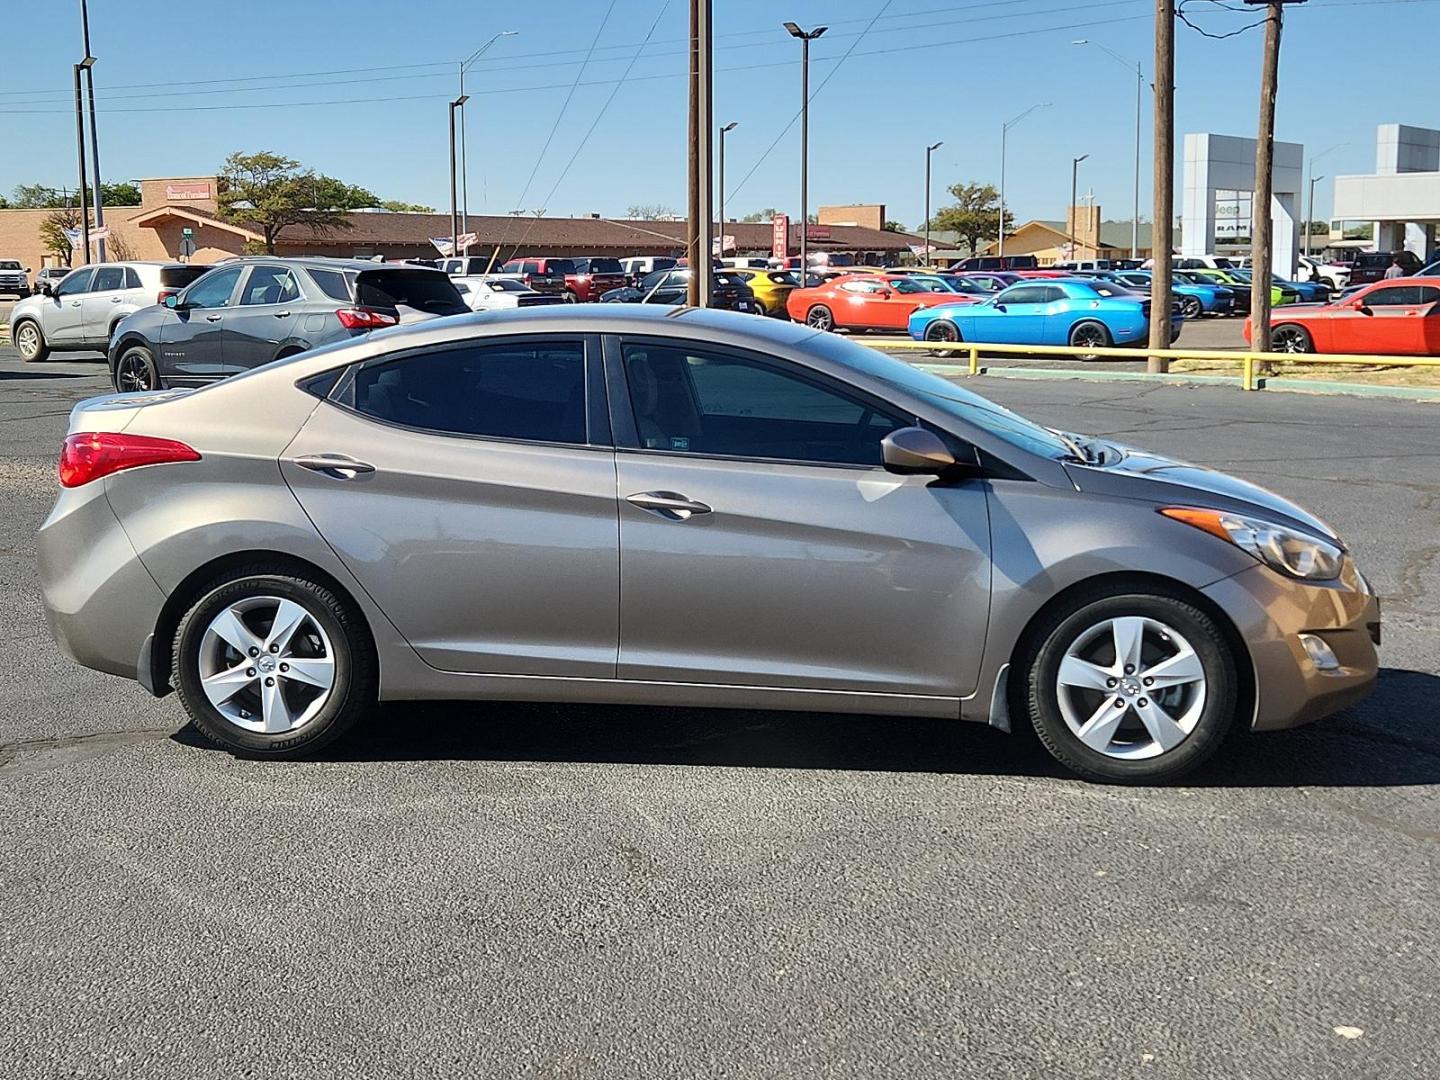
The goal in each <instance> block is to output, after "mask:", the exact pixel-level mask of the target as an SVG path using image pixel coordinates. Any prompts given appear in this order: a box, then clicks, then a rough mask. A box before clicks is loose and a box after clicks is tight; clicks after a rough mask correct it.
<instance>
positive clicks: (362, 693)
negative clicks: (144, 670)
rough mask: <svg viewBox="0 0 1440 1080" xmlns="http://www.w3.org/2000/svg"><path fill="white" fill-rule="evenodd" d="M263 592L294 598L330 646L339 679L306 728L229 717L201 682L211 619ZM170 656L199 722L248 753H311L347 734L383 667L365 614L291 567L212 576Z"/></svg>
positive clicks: (174, 676)
mask: <svg viewBox="0 0 1440 1080" xmlns="http://www.w3.org/2000/svg"><path fill="white" fill-rule="evenodd" d="M262 596H264V597H278V598H282V599H286V600H292V601H294V602H295V603H297V604H299V605H300V606H301V607H303V608H305V610H306V611H307V612H308V613H309V614H310V615H311V617H312V618H313V619H314V620H315V623H316V624H317V625H318V626H319V627H320V628H321V629H322V630H323V631H324V633H325V635H326V636H327V637H328V638H329V641H330V645H331V646H332V650H333V657H332V659H333V661H334V682H333V683H332V686H331V689H330V696H329V698H328V700H326V701H325V703H324V706H323V707H322V708H321V709H320V710H319V711H318V712H317V713H316V714H315V715H314V716H313V717H312V718H310V719H309V720H308V721H306V722H305V723H303V724H302V725H301V726H299V727H296V728H294V729H292V730H290V731H286V732H283V733H275V734H267V733H263V732H255V731H250V730H248V729H246V728H244V727H241V726H239V725H238V724H236V723H233V722H231V721H230V720H229V719H227V718H226V717H225V716H224V715H223V714H222V713H221V712H220V711H219V710H218V709H217V708H216V707H215V706H214V705H212V704H211V702H210V700H209V698H207V697H206V695H205V691H204V689H203V688H202V686H201V684H200V650H201V646H202V643H203V640H204V636H205V632H206V629H207V628H208V627H209V625H210V623H211V621H212V620H213V619H214V618H215V616H216V615H218V614H219V613H220V612H221V611H223V610H224V609H225V608H226V607H228V606H230V605H231V604H235V603H236V602H238V601H242V600H245V599H247V598H251V597H262ZM282 655H283V654H282ZM171 656H172V657H173V662H172V670H171V685H172V686H174V687H175V689H176V690H177V691H178V695H179V698H180V702H181V704H182V705H183V706H184V708H185V711H186V713H187V714H189V716H190V719H191V720H192V721H193V722H194V724H195V727H196V728H197V729H199V731H200V732H201V734H203V735H204V736H205V737H206V738H207V739H209V740H210V741H211V742H213V743H215V744H216V745H217V746H219V747H222V748H223V749H226V750H230V751H233V752H236V753H240V754H244V755H248V756H256V757H266V758H298V757H303V756H305V755H307V754H312V753H314V752H315V751H317V750H319V749H321V748H322V747H325V746H328V745H329V744H330V743H332V742H334V741H335V740H336V739H338V738H340V736H342V735H343V734H345V732H346V731H348V730H349V729H350V728H351V727H352V726H354V724H355V723H356V721H358V720H359V719H360V718H361V717H362V716H364V715H365V713H366V712H368V711H369V710H370V709H371V707H372V706H373V705H374V703H375V696H376V687H377V683H378V668H379V665H378V663H377V661H376V657H375V647H374V644H373V643H372V641H371V638H370V634H369V631H368V628H367V627H366V626H365V623H364V618H363V616H362V615H361V614H360V613H359V612H358V611H356V610H355V609H354V608H353V607H352V606H351V605H350V604H349V603H348V602H346V601H345V600H343V599H342V598H341V597H339V596H337V595H336V594H335V593H334V591H332V590H331V589H330V588H328V587H327V586H325V585H321V584H319V583H318V582H315V581H312V580H309V579H307V578H305V577H302V576H300V575H298V574H295V573H293V572H291V571H290V570H289V569H287V568H280V567H271V566H265V565H256V566H247V567H241V568H238V569H236V570H232V571H230V572H229V573H226V574H223V575H221V576H219V577H217V578H216V579H215V580H214V581H212V582H210V584H209V585H207V586H206V588H205V589H204V590H203V591H202V592H201V595H200V598H199V599H198V600H197V601H196V602H195V603H194V604H193V605H192V606H191V607H190V610H189V611H187V612H186V613H185V615H184V617H183V618H181V620H180V625H179V626H178V627H177V628H176V631H175V641H174V645H173V648H172V650H171Z"/></svg>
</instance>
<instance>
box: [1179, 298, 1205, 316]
mask: <svg viewBox="0 0 1440 1080" xmlns="http://www.w3.org/2000/svg"><path fill="white" fill-rule="evenodd" d="M1180 314H1181V315H1183V316H1184V317H1185V318H1187V319H1198V318H1200V316H1201V315H1203V314H1205V305H1204V304H1202V303H1201V302H1200V298H1199V297H1197V296H1187V297H1185V298H1184V299H1182V300H1181V301H1180Z"/></svg>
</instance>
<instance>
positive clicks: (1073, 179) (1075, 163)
mask: <svg viewBox="0 0 1440 1080" xmlns="http://www.w3.org/2000/svg"><path fill="white" fill-rule="evenodd" d="M1089 156H1090V155H1089V154H1081V155H1080V156H1079V157H1077V158H1071V159H1070V258H1072V259H1073V258H1075V232H1076V229H1075V224H1076V222H1075V210H1076V206H1075V196H1076V193H1077V191H1078V187H1079V183H1080V162H1082V161H1084V160H1085V159H1086V158H1088V157H1089ZM1097 243H1098V237H1097ZM1095 254H1096V256H1097V257H1098V256H1099V254H1100V253H1099V251H1096V253H1095Z"/></svg>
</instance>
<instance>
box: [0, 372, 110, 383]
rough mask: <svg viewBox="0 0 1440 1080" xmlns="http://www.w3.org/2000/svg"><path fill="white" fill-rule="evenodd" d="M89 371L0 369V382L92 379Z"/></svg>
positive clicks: (92, 376) (91, 373)
mask: <svg viewBox="0 0 1440 1080" xmlns="http://www.w3.org/2000/svg"><path fill="white" fill-rule="evenodd" d="M94 377H95V373H94V372H91V371H0V382H4V381H6V380H8V379H14V380H21V379H24V380H27V381H28V380H32V379H93V378H94Z"/></svg>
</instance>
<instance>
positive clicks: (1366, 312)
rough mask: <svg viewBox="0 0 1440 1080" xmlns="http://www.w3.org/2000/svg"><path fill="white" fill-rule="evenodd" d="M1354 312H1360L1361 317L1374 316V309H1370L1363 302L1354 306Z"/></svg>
mask: <svg viewBox="0 0 1440 1080" xmlns="http://www.w3.org/2000/svg"><path fill="white" fill-rule="evenodd" d="M1355 310H1356V311H1358V312H1360V314H1361V315H1374V314H1375V309H1374V308H1372V307H1371V306H1370V305H1369V304H1367V303H1365V301H1364V300H1361V301H1360V302H1359V303H1358V304H1356V305H1355Z"/></svg>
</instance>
